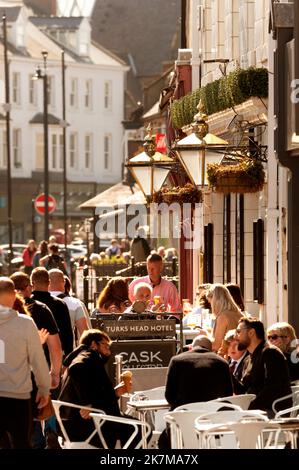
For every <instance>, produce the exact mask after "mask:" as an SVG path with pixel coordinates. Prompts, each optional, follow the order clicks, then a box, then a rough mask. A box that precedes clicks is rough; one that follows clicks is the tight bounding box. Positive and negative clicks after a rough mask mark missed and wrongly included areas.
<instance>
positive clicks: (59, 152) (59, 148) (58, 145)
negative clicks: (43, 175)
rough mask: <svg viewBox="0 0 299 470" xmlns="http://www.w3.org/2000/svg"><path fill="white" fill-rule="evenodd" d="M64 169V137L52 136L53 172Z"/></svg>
mask: <svg viewBox="0 0 299 470" xmlns="http://www.w3.org/2000/svg"><path fill="white" fill-rule="evenodd" d="M62 169H63V136H62V135H61V134H60V135H58V134H52V161H51V170H58V171H59V170H62Z"/></svg>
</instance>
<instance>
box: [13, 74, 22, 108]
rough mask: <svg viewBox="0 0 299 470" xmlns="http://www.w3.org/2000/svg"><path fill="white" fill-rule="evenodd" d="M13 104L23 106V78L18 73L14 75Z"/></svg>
mask: <svg viewBox="0 0 299 470" xmlns="http://www.w3.org/2000/svg"><path fill="white" fill-rule="evenodd" d="M12 102H13V103H14V104H17V105H18V106H20V104H21V76H20V74H19V73H17V72H14V73H13V74H12Z"/></svg>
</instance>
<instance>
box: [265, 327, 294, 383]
mask: <svg viewBox="0 0 299 470" xmlns="http://www.w3.org/2000/svg"><path fill="white" fill-rule="evenodd" d="M267 338H268V342H269V343H270V344H273V345H274V346H276V347H277V348H279V349H280V350H281V351H282V352H283V354H284V355H285V357H286V359H287V363H288V367H289V373H290V380H291V381H292V382H293V381H295V380H299V357H298V348H297V345H298V340H297V338H296V333H295V330H294V328H293V327H292V325H290V324H289V323H287V322H279V323H274V324H273V325H271V326H269V328H268V329H267Z"/></svg>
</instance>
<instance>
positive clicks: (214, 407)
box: [173, 400, 242, 413]
mask: <svg viewBox="0 0 299 470" xmlns="http://www.w3.org/2000/svg"><path fill="white" fill-rule="evenodd" d="M221 408H226V409H232V410H239V411H242V409H241V407H240V406H238V405H233V404H231V403H222V402H219V401H217V400H210V401H198V402H195V403H186V404H185V405H180V406H177V407H176V408H175V409H174V410H173V411H197V410H200V411H202V410H203V411H204V412H206V413H209V412H213V411H218V410H219V409H221Z"/></svg>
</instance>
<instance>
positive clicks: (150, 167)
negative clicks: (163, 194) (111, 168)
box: [127, 125, 173, 201]
mask: <svg viewBox="0 0 299 470" xmlns="http://www.w3.org/2000/svg"><path fill="white" fill-rule="evenodd" d="M147 131H148V134H147V135H146V136H145V138H144V144H143V147H144V152H141V153H139V154H138V155H135V156H134V157H132V158H130V160H129V162H128V164H127V166H128V168H129V169H130V171H131V173H132V175H133V177H134V179H135V181H136V182H137V184H138V186H139V187H140V189H141V191H142V192H143V194H144V196H145V197H146V199H147V201H149V200H150V199H151V197H152V196H153V193H154V192H156V191H158V190H159V189H160V188H161V186H162V185H163V183H164V181H165V180H166V178H167V175H168V173H169V170H170V168H169V166H170V165H171V164H172V163H173V160H172V158H170V157H168V156H167V155H164V154H162V153H160V152H157V150H156V141H155V136H154V135H153V134H152V127H151V125H149V126H148V128H147Z"/></svg>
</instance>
